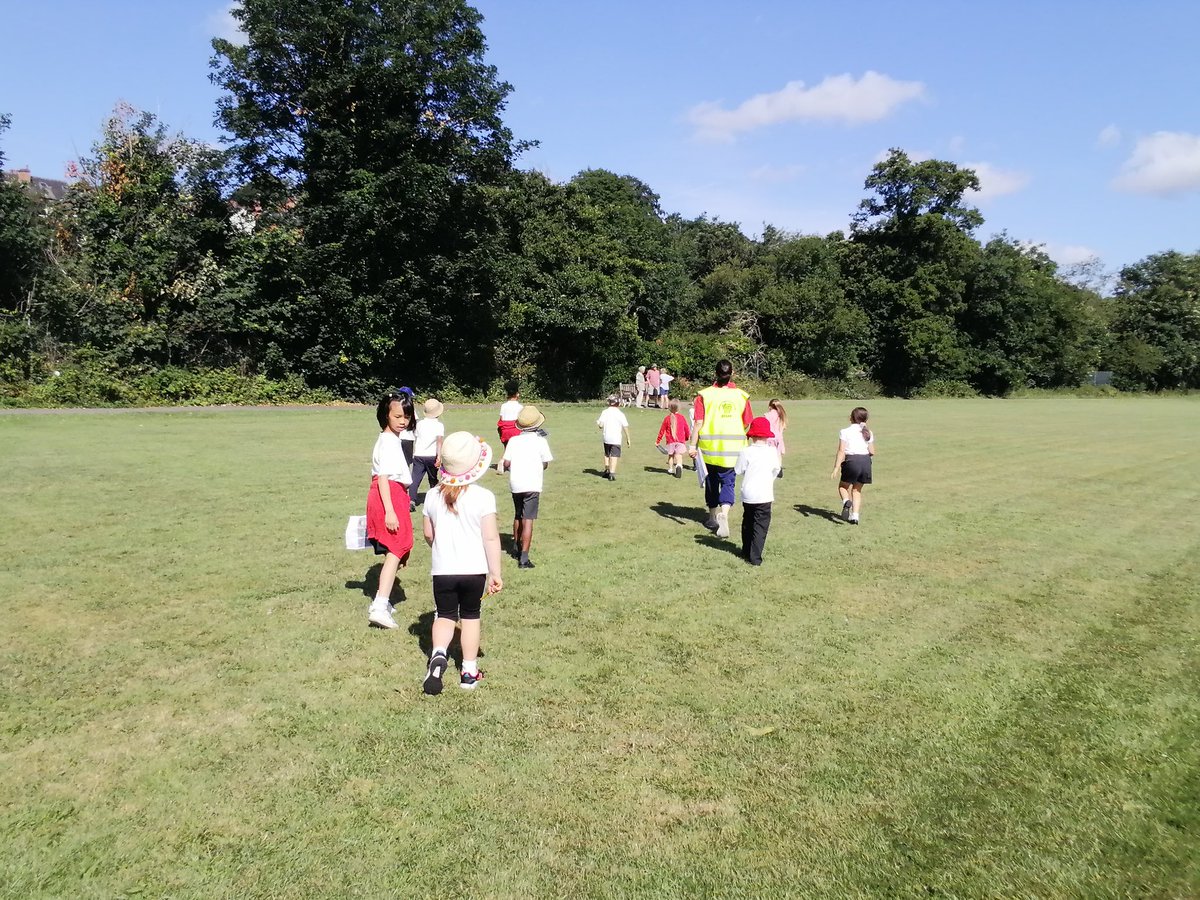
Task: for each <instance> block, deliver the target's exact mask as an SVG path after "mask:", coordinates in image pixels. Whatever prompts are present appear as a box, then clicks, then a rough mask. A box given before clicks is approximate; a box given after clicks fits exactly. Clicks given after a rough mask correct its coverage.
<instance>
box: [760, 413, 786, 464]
mask: <svg viewBox="0 0 1200 900" xmlns="http://www.w3.org/2000/svg"><path fill="white" fill-rule="evenodd" d="M765 418H766V420H767V421H768V422H770V423H771V431H773V432H774V433H775V437H773V438H768V439H767V443H768V444H770V445H771V446H772V447H774V448H775V449H776V450H778V451H779V455H780V456H783V454H785V453H787V447H786V446H785V445H784V443H783V429H782V428H780V427H779V413H777V412H775V410H773V409H771V408H770V407H768V408H767V414H766V416H765Z"/></svg>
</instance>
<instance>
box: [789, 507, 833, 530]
mask: <svg viewBox="0 0 1200 900" xmlns="http://www.w3.org/2000/svg"><path fill="white" fill-rule="evenodd" d="M792 509H794V510H795V511H796V512H798V513H800V515H802V516H804V517H805V518H806V519H807V518H809V517H810V516H815V517H816V518H818V519H828V520H829V521H830V522H833V523H834V524H835V525H840V524H842V517H841V516H839V515H838V514H837V513H835V512H832V511H831V510H828V509H820V508H818V507H816V506H806V505H805V504H803V503H797V504H796V505H795V506H793V507H792Z"/></svg>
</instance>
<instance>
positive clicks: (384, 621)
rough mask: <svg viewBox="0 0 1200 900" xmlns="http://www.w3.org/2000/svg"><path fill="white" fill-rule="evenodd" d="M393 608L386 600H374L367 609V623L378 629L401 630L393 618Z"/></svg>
mask: <svg viewBox="0 0 1200 900" xmlns="http://www.w3.org/2000/svg"><path fill="white" fill-rule="evenodd" d="M390 606H391V604H390V603H388V602H387V601H386V600H372V601H371V605H370V606H369V607H367V621H368V622H369V623H370V624H371V625H373V626H375V627H376V628H399V627H400V626H399V625H397V624H396V620H395V619H393V618H392V611H391V609H389V607H390Z"/></svg>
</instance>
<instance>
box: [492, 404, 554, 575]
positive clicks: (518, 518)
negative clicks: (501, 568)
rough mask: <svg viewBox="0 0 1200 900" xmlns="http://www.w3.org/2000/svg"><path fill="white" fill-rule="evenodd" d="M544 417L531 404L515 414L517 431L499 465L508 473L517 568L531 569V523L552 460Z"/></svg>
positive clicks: (535, 517) (535, 518) (536, 514)
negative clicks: (543, 427)
mask: <svg viewBox="0 0 1200 900" xmlns="http://www.w3.org/2000/svg"><path fill="white" fill-rule="evenodd" d="M545 423H546V417H545V416H544V415H542V414H541V412H539V411H538V408H537V407H536V406H533V405H529V406H526V407H523V408H522V409H521V411H520V412H519V413H517V425H518V426H519V427H520V429H521V430H520V431H519V432H518V433H517V434H516V436H515V437H512V438H510V439H509V441H508V443H507V444H506V445H505V447H504V458H503V459H501V460H500V466H501V468H503V469H504V470H505V471H507V472H508V473H509V490H511V491H512V498H513V556H515V557H516V558H517V560H518V563H517V568H518V569H532V568H533V560H531V559H530V558H529V546H530V544H531V542H532V541H533V523H534V522H535V521H537V517H538V505H539V503H540V501H541V499H542V485H543V482H544V477H543V476H544V473H545V470H546V467H547V466H549V465H550V463H552V462H553V461H554V456H553V455H552V454H551V453H550V444H549V442H547V440H546V437H545V432H544V431H543V430H542V426H543V425H544V424H545Z"/></svg>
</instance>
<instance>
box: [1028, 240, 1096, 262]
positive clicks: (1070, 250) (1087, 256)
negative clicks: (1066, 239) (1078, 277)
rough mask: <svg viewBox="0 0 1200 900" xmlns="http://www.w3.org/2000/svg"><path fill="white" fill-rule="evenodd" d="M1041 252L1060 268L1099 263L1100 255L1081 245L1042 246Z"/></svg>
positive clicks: (1051, 244) (1050, 244)
mask: <svg viewBox="0 0 1200 900" xmlns="http://www.w3.org/2000/svg"><path fill="white" fill-rule="evenodd" d="M1042 250H1043V251H1044V252H1045V254H1046V255H1047V256H1048V257H1050V258H1051V259H1052V260H1054V261H1055V262H1056V263H1058V264H1059V265H1060V266H1078V265H1080V264H1082V263H1090V262H1092V261H1093V260H1095V261H1096V262H1097V263H1099V261H1100V254H1099V253H1097V252H1096V251H1095V250H1093V249H1092V248H1091V247H1085V246H1084V245H1083V244H1055V243H1049V244H1043V245H1042Z"/></svg>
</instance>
